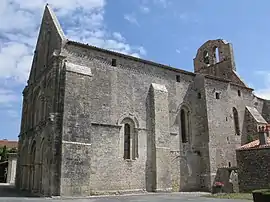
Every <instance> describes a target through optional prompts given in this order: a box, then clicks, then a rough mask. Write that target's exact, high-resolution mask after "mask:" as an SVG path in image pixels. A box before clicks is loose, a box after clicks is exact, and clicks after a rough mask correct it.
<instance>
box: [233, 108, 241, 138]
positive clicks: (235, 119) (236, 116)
mask: <svg viewBox="0 0 270 202" xmlns="http://www.w3.org/2000/svg"><path fill="white" fill-rule="evenodd" d="M233 120H234V128H235V134H236V135H240V127H239V117H238V112H237V110H236V108H235V107H234V108H233Z"/></svg>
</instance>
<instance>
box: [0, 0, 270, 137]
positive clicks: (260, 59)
mask: <svg viewBox="0 0 270 202" xmlns="http://www.w3.org/2000/svg"><path fill="white" fill-rule="evenodd" d="M46 3H49V5H50V7H51V8H52V9H53V10H54V11H55V13H56V16H57V18H58V20H59V21H60V24H61V26H62V28H63V30H64V33H65V35H66V36H67V37H68V38H69V39H71V40H76V41H80V42H84V43H88V44H91V45H95V46H98V47H102V48H106V49H110V50H115V51H119V52H121V53H125V54H129V55H133V56H135V57H140V58H143V59H147V60H152V61H155V62H158V63H162V64H166V65H170V66H173V67H176V68H180V69H184V70H188V71H193V58H194V57H195V55H196V51H197V49H198V48H199V47H200V46H201V45H202V44H203V43H204V42H206V41H207V40H209V39H220V38H221V39H225V40H226V41H228V42H230V43H232V45H233V48H234V56H235V62H236V70H237V72H238V74H239V75H240V77H241V78H242V79H243V80H244V81H245V83H246V84H247V85H249V86H250V87H252V88H254V89H255V94H256V95H258V96H260V97H262V98H266V99H270V68H269V62H268V59H269V58H270V57H269V56H270V37H269V36H270V24H269V19H270V12H269V9H270V1H269V0H260V1H253V0H237V1H236V0H226V1H217V0H204V1H203V0H47V1H45V0H24V1H22V0H0V19H1V20H0V114H1V116H0V131H1V132H0V139H4V138H6V139H10V140H16V139H17V137H18V135H19V131H20V121H21V104H22V90H23V88H24V87H25V85H26V82H27V79H28V76H29V71H30V67H31V63H32V58H33V53H34V48H35V44H36V41H37V35H38V31H39V26H40V23H41V18H42V14H43V11H44V7H45V4H46Z"/></svg>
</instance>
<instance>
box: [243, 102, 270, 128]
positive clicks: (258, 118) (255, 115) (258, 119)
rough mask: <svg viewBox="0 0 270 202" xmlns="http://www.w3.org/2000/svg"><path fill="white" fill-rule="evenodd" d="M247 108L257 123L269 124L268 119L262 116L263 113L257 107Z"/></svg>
mask: <svg viewBox="0 0 270 202" xmlns="http://www.w3.org/2000/svg"><path fill="white" fill-rule="evenodd" d="M246 108H247V110H248V111H249V113H250V114H251V115H252V116H253V118H254V119H255V120H256V122H257V123H263V124H267V122H266V120H265V119H264V118H263V117H262V115H261V114H260V113H259V112H258V110H257V109H256V108H255V107H248V106H246Z"/></svg>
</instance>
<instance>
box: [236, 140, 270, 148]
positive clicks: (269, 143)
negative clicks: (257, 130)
mask: <svg viewBox="0 0 270 202" xmlns="http://www.w3.org/2000/svg"><path fill="white" fill-rule="evenodd" d="M262 148H270V137H268V138H267V143H266V144H265V145H260V141H259V139H258V140H255V141H252V142H250V143H247V144H245V145H242V146H241V147H239V148H238V149H237V150H249V149H262Z"/></svg>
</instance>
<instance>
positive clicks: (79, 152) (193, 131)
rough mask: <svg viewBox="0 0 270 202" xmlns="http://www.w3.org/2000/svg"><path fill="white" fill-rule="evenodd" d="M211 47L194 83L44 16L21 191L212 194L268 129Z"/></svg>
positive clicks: (20, 167) (229, 53)
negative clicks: (70, 33) (225, 171)
mask: <svg viewBox="0 0 270 202" xmlns="http://www.w3.org/2000/svg"><path fill="white" fill-rule="evenodd" d="M269 112H270V101H267V100H263V99H261V98H258V97H256V96H255V95H254V94H253V89H251V88H249V87H248V86H247V85H246V84H245V83H244V82H243V81H242V80H241V78H240V77H239V76H238V74H237V73H236V66H235V62H234V56H233V49H232V45H231V44H230V43H227V42H226V41H224V40H221V39H218V40H209V41H207V42H206V43H204V44H203V45H202V46H201V47H200V48H199V49H198V50H197V54H196V57H195V58H194V73H193V72H188V71H184V70H181V69H177V68H172V67H170V66H166V65H162V64H158V63H155V62H151V61H146V60H143V59H139V58H135V57H131V56H128V55H124V54H120V53H117V52H112V51H109V50H104V49H101V48H98V47H94V46H91V45H88V44H82V43H80V42H75V41H71V40H68V39H67V38H66V37H65V35H64V33H63V31H62V29H61V27H60V24H59V23H58V21H57V19H56V16H55V14H54V13H53V11H52V10H51V9H50V8H49V7H48V5H47V6H46V7H45V11H44V15H43V19H42V23H41V28H40V33H39V36H38V40H37V45H36V49H35V54H34V57H33V63H32V68H31V72H30V75H29V79H28V82H27V84H26V87H25V88H24V90H23V109H22V120H21V131H20V135H19V148H18V149H19V155H18V162H17V174H16V186H17V188H19V189H23V190H29V191H31V192H36V193H39V194H41V195H46V196H57V195H58V196H59V195H60V196H71V195H73V196H75V195H76V196H87V195H93V194H102V193H116V192H140V191H148V192H156V191H199V190H201V191H207V190H211V188H212V184H213V181H214V179H215V175H216V172H217V169H218V168H221V167H230V166H236V153H235V149H236V148H237V147H239V146H240V145H242V144H245V143H247V142H248V140H249V138H250V137H252V136H253V135H254V136H255V135H256V133H257V125H258V124H260V125H263V124H266V123H267V122H268V123H269V122H270V113H269Z"/></svg>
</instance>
